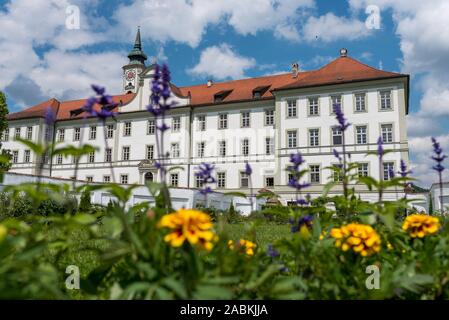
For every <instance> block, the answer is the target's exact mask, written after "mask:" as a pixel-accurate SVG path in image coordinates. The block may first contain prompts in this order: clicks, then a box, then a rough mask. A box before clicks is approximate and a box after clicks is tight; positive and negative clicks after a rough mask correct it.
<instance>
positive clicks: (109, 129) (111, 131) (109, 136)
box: [106, 124, 114, 139]
mask: <svg viewBox="0 0 449 320" xmlns="http://www.w3.org/2000/svg"><path fill="white" fill-rule="evenodd" d="M112 138H114V125H113V124H108V126H107V127H106V139H112Z"/></svg>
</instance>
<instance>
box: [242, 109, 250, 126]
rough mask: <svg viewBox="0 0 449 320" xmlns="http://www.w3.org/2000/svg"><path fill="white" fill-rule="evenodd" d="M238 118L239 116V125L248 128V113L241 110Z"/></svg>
mask: <svg viewBox="0 0 449 320" xmlns="http://www.w3.org/2000/svg"><path fill="white" fill-rule="evenodd" d="M240 118H241V123H240V126H241V127H242V128H249V127H250V113H249V112H242V113H241V116H240Z"/></svg>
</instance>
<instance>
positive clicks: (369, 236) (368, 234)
mask: <svg viewBox="0 0 449 320" xmlns="http://www.w3.org/2000/svg"><path fill="white" fill-rule="evenodd" d="M330 236H331V237H332V238H334V239H335V246H336V247H338V248H341V250H343V251H348V250H349V249H351V248H352V250H353V251H354V252H356V253H360V255H361V256H363V257H366V256H369V255H372V254H374V253H376V252H379V251H380V243H381V240H380V237H379V235H378V234H377V232H376V230H374V229H373V228H372V227H371V226H369V225H364V224H359V223H350V224H347V225H344V226H342V227H340V228H333V229H332V230H331V231H330Z"/></svg>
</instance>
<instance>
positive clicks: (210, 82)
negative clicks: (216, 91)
mask: <svg viewBox="0 0 449 320" xmlns="http://www.w3.org/2000/svg"><path fill="white" fill-rule="evenodd" d="M213 84H214V82H213V81H212V79H209V80H207V87H208V88H210V87H212V85H213Z"/></svg>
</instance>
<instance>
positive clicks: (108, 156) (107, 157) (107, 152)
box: [104, 148, 112, 162]
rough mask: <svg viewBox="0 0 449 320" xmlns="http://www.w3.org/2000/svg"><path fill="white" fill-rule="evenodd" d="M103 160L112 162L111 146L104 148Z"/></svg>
mask: <svg viewBox="0 0 449 320" xmlns="http://www.w3.org/2000/svg"><path fill="white" fill-rule="evenodd" d="M104 161H105V162H112V148H106V149H105V151H104Z"/></svg>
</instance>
